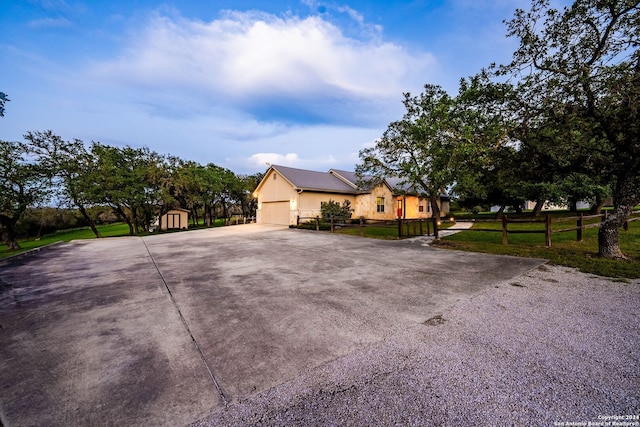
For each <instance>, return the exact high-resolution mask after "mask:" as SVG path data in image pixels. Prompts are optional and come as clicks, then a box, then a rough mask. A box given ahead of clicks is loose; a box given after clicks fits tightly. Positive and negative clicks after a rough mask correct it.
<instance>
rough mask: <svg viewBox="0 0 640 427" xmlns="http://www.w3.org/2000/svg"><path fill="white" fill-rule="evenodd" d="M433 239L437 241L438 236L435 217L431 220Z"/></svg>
mask: <svg viewBox="0 0 640 427" xmlns="http://www.w3.org/2000/svg"><path fill="white" fill-rule="evenodd" d="M433 238H434V239H435V240H438V239H439V236H438V218H435V217H434V218H433Z"/></svg>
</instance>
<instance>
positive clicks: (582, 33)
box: [496, 0, 640, 258]
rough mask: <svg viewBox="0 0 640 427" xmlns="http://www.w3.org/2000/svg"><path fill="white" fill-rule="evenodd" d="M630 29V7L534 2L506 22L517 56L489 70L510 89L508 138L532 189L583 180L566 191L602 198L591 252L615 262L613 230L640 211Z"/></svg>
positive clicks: (635, 54) (639, 66) (587, 0)
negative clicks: (522, 154)
mask: <svg viewBox="0 0 640 427" xmlns="http://www.w3.org/2000/svg"><path fill="white" fill-rule="evenodd" d="M638 22H640V8H639V7H638V2H637V0H624V1H611V0H609V1H601V0H576V1H575V2H574V3H573V4H572V5H571V6H570V7H566V8H564V9H563V10H561V11H560V10H557V9H554V8H551V7H550V3H549V1H548V0H534V1H533V3H532V7H531V10H530V11H524V10H520V9H519V10H517V11H516V14H515V16H514V18H513V19H512V20H510V21H508V23H507V24H508V30H509V32H508V35H509V36H512V37H516V38H517V39H519V41H520V46H519V48H518V50H517V51H516V52H515V53H514V56H513V61H512V62H511V63H510V64H507V65H504V66H501V67H498V68H497V69H496V72H497V74H498V75H499V76H513V77H516V78H518V79H519V82H518V84H517V88H516V91H517V93H518V102H517V103H514V104H513V105H514V107H515V108H514V114H515V115H516V116H517V117H518V119H519V122H520V125H519V126H518V128H517V130H516V134H517V135H518V138H519V140H520V141H522V144H523V150H527V151H528V152H529V156H527V158H528V159H531V160H530V162H529V163H528V166H529V167H528V169H529V170H531V171H532V172H533V173H534V176H537V177H538V180H536V181H534V182H535V183H538V184H540V185H542V186H547V187H548V186H550V185H556V186H563V185H567V184H568V183H570V182H571V181H572V178H571V175H572V174H576V173H577V174H582V175H584V176H589V177H591V178H592V179H591V180H590V181H587V183H586V184H585V185H584V186H583V188H580V189H577V191H576V188H575V185H571V188H572V189H573V192H574V193H576V194H577V193H583V194H584V193H586V195H588V196H593V197H594V198H598V197H601V195H600V193H601V192H602V191H603V189H607V188H610V189H611V191H612V195H613V199H614V203H615V212H614V214H613V215H611V216H610V217H609V219H608V220H607V221H605V224H603V227H601V228H600V235H599V242H600V244H599V252H600V254H601V255H603V256H608V257H613V258H618V257H622V256H623V255H622V253H621V252H620V249H619V245H618V233H619V229H620V227H621V226H622V223H623V222H624V220H625V219H626V218H627V216H628V215H629V213H630V210H631V207H632V206H633V205H635V204H637V203H638V202H640V137H639V136H640V132H639V131H640V124H639V123H640V115H639V110H640V108H639V107H640V52H639V50H638V46H639V45H640V32H638ZM574 183H575V181H574ZM569 185H570V184H569ZM538 188H540V186H539V187H538ZM589 193H590V194H589Z"/></svg>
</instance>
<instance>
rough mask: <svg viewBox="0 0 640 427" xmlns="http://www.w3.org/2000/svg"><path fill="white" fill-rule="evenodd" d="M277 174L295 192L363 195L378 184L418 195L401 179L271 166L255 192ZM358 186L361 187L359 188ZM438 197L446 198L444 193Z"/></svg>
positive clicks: (335, 170)
mask: <svg viewBox="0 0 640 427" xmlns="http://www.w3.org/2000/svg"><path fill="white" fill-rule="evenodd" d="M272 171H275V172H278V173H279V174H280V175H282V177H284V179H286V180H287V181H288V182H289V183H290V184H291V185H292V186H293V187H294V188H295V189H296V190H306V191H317V192H323V193H343V194H363V193H369V192H371V190H372V189H373V188H374V187H375V186H376V185H378V184H380V183H383V184H385V185H386V186H387V187H388V188H389V189H390V190H391V191H392V192H393V193H394V194H400V193H403V194H408V195H418V194H420V192H419V191H417V190H416V189H415V188H414V187H412V186H411V185H410V184H408V183H406V182H405V181H404V179H403V178H398V177H392V178H385V179H383V180H382V182H380V181H378V180H375V179H374V178H373V177H371V176H365V177H364V178H363V180H362V181H360V180H358V176H357V175H356V173H355V172H351V171H344V170H339V169H329V172H317V171H310V170H306V169H297V168H291V167H288V166H278V165H271V166H270V167H269V170H267V172H266V173H265V175H264V178H263V179H262V181H261V182H260V184H258V187H257V188H256V191H258V190H260V188H261V187H262V185H263V184H264V183H265V182H266V181H267V178H268V177H270V175H271V172H272ZM358 184H360V185H361V186H359V185H358ZM440 197H443V198H448V195H447V194H446V193H443V194H441V195H440Z"/></svg>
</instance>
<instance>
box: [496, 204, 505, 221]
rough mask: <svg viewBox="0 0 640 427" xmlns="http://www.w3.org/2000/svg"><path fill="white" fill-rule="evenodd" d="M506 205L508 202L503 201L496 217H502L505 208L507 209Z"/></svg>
mask: <svg viewBox="0 0 640 427" xmlns="http://www.w3.org/2000/svg"><path fill="white" fill-rule="evenodd" d="M506 207H507V205H506V203H503V204H501V205H500V208H499V209H498V212H496V219H499V218H502V215H503V214H504V210H505V209H506Z"/></svg>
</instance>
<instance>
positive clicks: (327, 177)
mask: <svg viewBox="0 0 640 427" xmlns="http://www.w3.org/2000/svg"><path fill="white" fill-rule="evenodd" d="M271 167H272V168H273V169H275V170H276V171H277V172H279V173H280V174H281V175H282V176H284V177H285V178H286V179H287V180H288V181H289V182H290V183H291V184H293V185H294V186H295V187H297V188H298V189H301V190H314V191H326V192H338V193H350V194H355V193H357V192H358V190H356V189H355V188H353V187H352V186H350V185H349V184H347V183H346V182H344V181H343V180H341V179H339V178H337V177H336V176H334V175H333V174H330V173H328V172H316V171H310V170H305V169H296V168H290V167H286V166H276V165H272V166H271Z"/></svg>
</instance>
